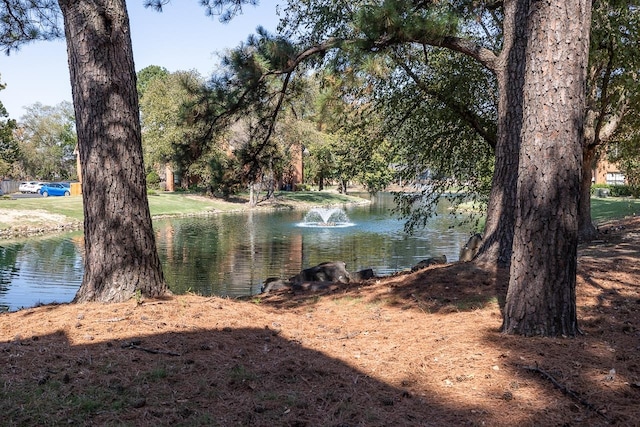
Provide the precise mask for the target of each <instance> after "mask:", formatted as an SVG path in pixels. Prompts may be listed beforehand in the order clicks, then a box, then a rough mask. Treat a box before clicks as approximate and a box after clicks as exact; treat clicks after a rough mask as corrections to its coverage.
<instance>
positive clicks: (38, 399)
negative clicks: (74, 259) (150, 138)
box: [0, 219, 640, 427]
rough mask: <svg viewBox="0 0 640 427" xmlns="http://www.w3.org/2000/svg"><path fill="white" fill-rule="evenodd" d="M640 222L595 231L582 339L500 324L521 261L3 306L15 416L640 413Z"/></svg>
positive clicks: (238, 418) (609, 419)
mask: <svg viewBox="0 0 640 427" xmlns="http://www.w3.org/2000/svg"><path fill="white" fill-rule="evenodd" d="M639 243H640V220H638V219H628V220H625V221H620V222H616V223H610V224H607V225H605V226H603V227H601V238H600V239H599V240H598V241H595V242H593V243H591V244H590V245H588V246H584V247H581V249H580V258H579V272H578V285H577V293H578V308H579V321H580V328H581V330H582V331H583V332H584V334H583V335H581V336H579V337H577V338H522V337H514V336H505V335H502V334H501V333H500V332H499V328H500V324H501V314H500V303H501V301H503V295H504V291H505V283H504V280H505V274H504V272H492V271H484V270H480V269H478V268H476V267H474V266H473V265H472V264H450V265H446V266H434V267H430V268H428V269H426V270H422V271H419V272H416V273H411V274H399V275H396V276H392V277H387V278H381V279H376V280H371V281H369V282H366V283H364V284H358V285H349V286H342V287H339V288H335V289H332V290H328V291H323V292H319V293H313V292H309V293H299V294H293V293H289V292H282V293H274V294H271V295H269V296H266V297H262V298H253V299H251V300H231V299H223V298H218V297H201V296H194V295H184V296H175V297H172V298H169V299H166V300H153V301H151V300H149V301H134V300H132V301H130V302H127V303H122V304H111V305H102V304H81V305H71V304H64V305H49V306H42V307H37V308H32V309H25V310H22V311H19V312H15V313H4V314H1V315H0V402H2V403H0V410H1V411H2V412H3V416H2V419H3V421H1V422H0V424H3V425H59V424H69V425H219V426H236V425H239V426H335V427H337V426H462V425H469V426H481V425H485V426H514V425H518V426H601V425H620V426H634V425H635V426H637V425H640V403H639V402H640V358H639V357H638V354H639V352H640V286H639V284H640V266H639V264H638V259H639V258H640V253H639V250H640V249H639V246H638V245H639Z"/></svg>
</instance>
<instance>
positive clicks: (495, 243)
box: [475, 0, 527, 267]
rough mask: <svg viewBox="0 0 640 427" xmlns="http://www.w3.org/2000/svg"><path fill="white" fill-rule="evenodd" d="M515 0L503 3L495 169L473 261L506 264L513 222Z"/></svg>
mask: <svg viewBox="0 0 640 427" xmlns="http://www.w3.org/2000/svg"><path fill="white" fill-rule="evenodd" d="M516 4H517V2H516V1H513V0H507V1H505V2H504V12H505V16H504V24H503V26H504V28H503V34H504V46H503V49H502V53H501V55H500V60H499V66H498V68H497V69H496V70H495V73H496V80H497V82H498V130H497V132H498V134H497V142H496V148H495V169H494V173H493V178H492V183H491V193H490V195H489V203H488V205H487V221H486V224H485V230H484V235H483V239H482V246H481V247H480V251H479V254H478V256H477V257H476V259H475V262H477V263H479V264H485V265H496V264H497V265H498V266H499V267H507V266H508V265H509V263H510V261H511V251H512V246H513V229H514V224H515V216H514V211H515V205H516V183H517V177H518V156H519V152H520V133H521V131H522V102H523V96H522V87H523V84H524V59H523V55H524V48H525V46H526V36H527V34H526V29H525V28H523V27H521V26H517V25H515V21H516V16H515V14H516V12H517V11H516Z"/></svg>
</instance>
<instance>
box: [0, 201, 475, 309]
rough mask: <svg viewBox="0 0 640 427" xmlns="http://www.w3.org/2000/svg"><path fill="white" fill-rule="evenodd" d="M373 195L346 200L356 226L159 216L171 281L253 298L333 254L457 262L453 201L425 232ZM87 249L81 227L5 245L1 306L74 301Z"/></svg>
mask: <svg viewBox="0 0 640 427" xmlns="http://www.w3.org/2000/svg"><path fill="white" fill-rule="evenodd" d="M372 202H373V203H371V204H370V205H369V204H367V205H358V206H346V207H344V210H345V211H346V213H347V215H348V217H349V221H350V223H352V224H353V225H351V226H348V227H303V226H301V223H302V222H303V219H304V216H305V214H306V212H303V211H277V212H248V213H238V214H223V215H212V216H207V217H194V218H171V219H163V220H158V221H154V229H155V231H156V237H157V245H158V252H159V254H160V259H161V261H162V264H163V269H164V274H165V278H166V280H167V283H168V284H169V287H170V288H171V290H172V291H173V292H174V293H177V294H181V293H185V292H189V291H191V292H195V293H198V294H203V295H212V294H213V295H222V296H246V295H253V294H257V293H259V292H260V287H261V284H262V282H264V280H265V279H266V278H268V277H282V278H287V277H290V276H293V275H295V274H297V273H298V272H299V271H300V270H301V269H303V268H307V267H310V266H313V265H316V264H319V263H321V262H325V261H333V260H340V261H345V262H346V263H347V269H348V270H349V271H352V272H355V271H358V270H361V269H365V268H372V269H373V270H374V272H375V273H376V274H377V275H387V274H390V273H393V272H396V271H400V270H404V269H408V268H411V266H413V265H415V264H417V263H418V262H419V261H420V260H422V259H424V258H428V257H431V256H438V255H442V254H444V255H446V256H447V259H448V260H449V261H455V260H457V259H458V253H459V251H460V248H461V247H462V246H463V245H464V243H465V242H466V240H467V238H468V236H469V229H464V228H459V227H456V228H452V227H451V226H452V225H453V224H454V221H453V220H452V219H451V218H449V217H448V216H447V215H446V206H441V207H440V210H441V214H440V215H438V216H437V217H436V218H435V219H433V220H431V221H430V223H429V225H428V227H427V228H426V229H424V230H420V231H419V232H417V233H416V234H414V235H407V234H406V233H405V232H404V231H403V225H404V223H403V221H402V220H399V219H397V218H394V217H393V216H392V215H391V209H392V208H393V199H392V197H391V195H389V194H385V193H381V194H379V195H378V196H376V197H374V198H373V199H372ZM82 251H83V237H82V232H75V233H69V234H63V235H57V236H54V237H48V238H32V239H27V240H22V241H18V242H15V241H12V242H10V243H6V242H5V243H2V242H0V311H3V310H17V309H19V308H22V307H31V306H34V305H36V304H38V303H45V304H46V303H50V302H68V301H71V300H72V299H73V296H74V295H75V293H76V291H77V289H78V287H79V286H80V283H81V281H82V274H83V261H82Z"/></svg>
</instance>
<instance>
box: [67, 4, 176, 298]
mask: <svg viewBox="0 0 640 427" xmlns="http://www.w3.org/2000/svg"><path fill="white" fill-rule="evenodd" d="M59 4H60V8H61V10H62V13H63V16H64V23H65V35H66V39H67V53H68V56H69V68H70V73H71V88H72V93H73V102H74V107H75V114H76V127H77V132H78V147H79V155H80V163H81V170H82V195H83V202H84V235H85V255H84V263H85V272H84V277H83V279H82V285H81V286H80V289H79V290H78V293H77V294H76V297H75V299H74V301H75V302H80V301H103V302H117V301H123V300H126V299H129V298H131V297H132V296H133V295H135V294H136V293H137V292H140V293H141V294H142V295H146V296H152V297H153V296H159V295H163V294H165V293H167V292H168V290H167V287H166V285H165V283H164V279H163V275H162V267H161V265H160V260H159V258H158V253H157V251H156V244H155V237H154V233H153V228H152V224H151V216H150V213H149V205H148V201H147V193H146V182H145V174H144V167H143V163H142V142H141V131H140V120H139V110H138V98H137V92H136V81H135V68H134V64H133V53H132V49H131V36H130V31H129V18H128V16H127V10H126V5H125V1H124V0H59Z"/></svg>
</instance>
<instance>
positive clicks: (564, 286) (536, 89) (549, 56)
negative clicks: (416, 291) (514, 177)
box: [503, 0, 591, 336]
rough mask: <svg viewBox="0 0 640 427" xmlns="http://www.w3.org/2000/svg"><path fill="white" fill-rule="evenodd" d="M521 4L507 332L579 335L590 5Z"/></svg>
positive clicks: (569, 0)
mask: <svg viewBox="0 0 640 427" xmlns="http://www.w3.org/2000/svg"><path fill="white" fill-rule="evenodd" d="M518 3H519V4H521V5H522V7H525V8H529V10H526V13H523V14H518V16H520V17H523V20H522V22H519V23H518V25H521V26H523V27H525V28H527V29H528V34H529V38H528V42H527V48H526V56H525V61H526V71H525V85H524V91H523V93H524V110H523V113H524V114H523V117H524V121H523V128H522V142H521V146H520V165H519V172H518V190H517V204H516V211H515V213H516V225H515V233H514V245H513V256H512V260H511V268H510V278H509V290H508V293H507V299H506V304H505V308H504V323H503V331H504V332H506V333H513V334H521V335H527V336H531V335H543V336H558V335H565V336H573V335H575V334H576V333H577V331H578V327H577V316H576V296H575V285H576V268H577V244H578V198H579V192H580V178H581V165H582V154H583V153H582V142H583V124H584V97H585V77H586V66H587V51H588V45H589V44H588V40H589V27H590V18H591V16H590V15H591V13H590V7H591V2H590V1H588V0H566V1H562V2H561V1H554V2H528V1H519V2H518Z"/></svg>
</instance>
